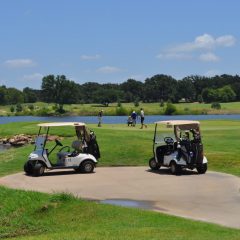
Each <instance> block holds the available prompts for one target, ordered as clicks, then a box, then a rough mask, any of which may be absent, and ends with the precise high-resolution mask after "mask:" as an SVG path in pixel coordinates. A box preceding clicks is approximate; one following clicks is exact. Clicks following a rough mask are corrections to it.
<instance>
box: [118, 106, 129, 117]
mask: <svg viewBox="0 0 240 240" xmlns="http://www.w3.org/2000/svg"><path fill="white" fill-rule="evenodd" d="M116 115H117V116H126V115H128V112H127V109H126V108H124V107H122V106H121V107H117V108H116Z"/></svg>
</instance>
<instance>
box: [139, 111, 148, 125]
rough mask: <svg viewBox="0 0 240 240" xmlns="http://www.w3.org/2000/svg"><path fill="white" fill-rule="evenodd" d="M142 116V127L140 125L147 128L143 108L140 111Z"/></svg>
mask: <svg viewBox="0 0 240 240" xmlns="http://www.w3.org/2000/svg"><path fill="white" fill-rule="evenodd" d="M140 117H141V124H142V125H141V127H140V129H143V126H144V127H145V128H147V125H146V124H144V111H143V109H142V108H141V111H140Z"/></svg>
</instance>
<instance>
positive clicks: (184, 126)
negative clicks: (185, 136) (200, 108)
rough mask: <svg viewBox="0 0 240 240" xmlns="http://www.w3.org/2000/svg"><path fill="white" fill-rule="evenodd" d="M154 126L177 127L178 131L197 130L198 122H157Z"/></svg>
mask: <svg viewBox="0 0 240 240" xmlns="http://www.w3.org/2000/svg"><path fill="white" fill-rule="evenodd" d="M155 124H163V125H166V127H167V128H172V127H177V128H178V129H179V130H189V129H199V125H200V122H198V121H189V120H170V121H158V122H155Z"/></svg>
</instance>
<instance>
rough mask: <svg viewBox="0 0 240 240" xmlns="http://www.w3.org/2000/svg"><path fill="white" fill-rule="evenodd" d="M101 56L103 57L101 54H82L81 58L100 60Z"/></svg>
mask: <svg viewBox="0 0 240 240" xmlns="http://www.w3.org/2000/svg"><path fill="white" fill-rule="evenodd" d="M99 58H101V56H100V55H99V54H96V55H82V56H81V59H82V60H85V61H91V60H98V59H99Z"/></svg>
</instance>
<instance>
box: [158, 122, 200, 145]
mask: <svg viewBox="0 0 240 240" xmlns="http://www.w3.org/2000/svg"><path fill="white" fill-rule="evenodd" d="M155 124H156V125H155V136H154V142H155V143H161V142H164V138H166V137H171V138H172V139H173V140H174V141H179V140H180V139H181V138H182V137H183V132H184V133H185V134H187V132H191V133H192V135H193V136H194V138H195V137H196V138H197V137H198V138H199V139H200V128H199V125H200V123H199V122H198V121H187V120H172V121H159V122H155Z"/></svg>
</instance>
